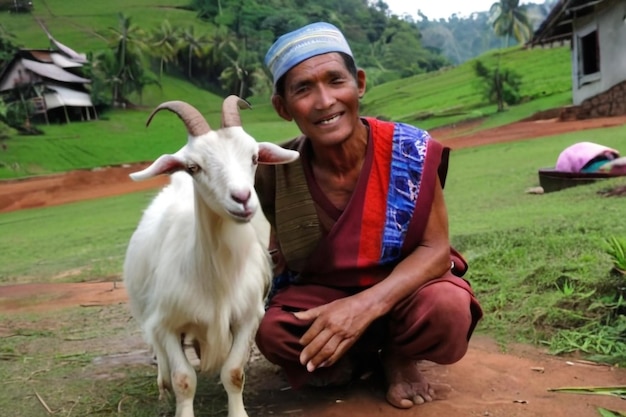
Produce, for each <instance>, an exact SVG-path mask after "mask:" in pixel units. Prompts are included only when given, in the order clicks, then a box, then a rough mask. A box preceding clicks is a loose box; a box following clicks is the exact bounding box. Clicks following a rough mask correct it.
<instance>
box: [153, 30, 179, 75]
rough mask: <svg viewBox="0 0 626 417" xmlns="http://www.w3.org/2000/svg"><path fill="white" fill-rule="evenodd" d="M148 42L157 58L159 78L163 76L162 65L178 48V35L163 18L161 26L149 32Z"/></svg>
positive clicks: (174, 55)
mask: <svg viewBox="0 0 626 417" xmlns="http://www.w3.org/2000/svg"><path fill="white" fill-rule="evenodd" d="M151 35H152V36H151V39H150V43H151V45H152V48H153V49H152V54H153V55H156V56H157V57H158V58H159V80H160V79H161V77H162V76H163V67H164V65H165V64H166V63H168V62H171V61H173V60H174V59H175V58H176V54H177V53H178V50H179V48H180V37H179V34H178V32H177V31H176V30H174V29H173V28H172V25H171V24H170V22H169V21H168V20H164V21H163V22H162V23H161V26H160V27H159V28H157V29H155V30H154V31H152V33H151Z"/></svg>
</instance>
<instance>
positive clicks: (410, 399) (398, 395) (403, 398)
mask: <svg viewBox="0 0 626 417" xmlns="http://www.w3.org/2000/svg"><path fill="white" fill-rule="evenodd" d="M383 366H384V367H385V376H386V378H387V384H388V388H387V401H388V402H389V403H390V404H391V405H393V406H394V407H398V408H411V407H413V406H414V405H419V404H424V403H425V402H430V401H434V400H443V399H446V398H447V397H448V394H449V393H450V391H451V389H452V388H451V387H450V386H449V385H447V384H431V383H429V382H428V381H426V378H424V376H423V375H422V374H421V372H420V371H419V369H417V362H416V361H414V360H410V359H406V358H398V357H391V355H386V357H385V358H384V359H383Z"/></svg>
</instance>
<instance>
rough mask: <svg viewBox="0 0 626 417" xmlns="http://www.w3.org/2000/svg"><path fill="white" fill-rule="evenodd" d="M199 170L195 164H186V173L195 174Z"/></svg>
mask: <svg viewBox="0 0 626 417" xmlns="http://www.w3.org/2000/svg"><path fill="white" fill-rule="evenodd" d="M199 171H200V167H199V166H198V165H197V164H193V163H191V164H187V173H189V175H195V174H197V173H198V172H199Z"/></svg>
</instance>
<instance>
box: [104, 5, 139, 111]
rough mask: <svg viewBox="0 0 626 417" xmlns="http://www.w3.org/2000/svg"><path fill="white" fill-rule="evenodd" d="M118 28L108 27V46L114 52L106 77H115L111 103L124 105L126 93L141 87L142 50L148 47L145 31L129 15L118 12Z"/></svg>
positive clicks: (128, 93) (136, 90)
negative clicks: (110, 72)
mask: <svg viewBox="0 0 626 417" xmlns="http://www.w3.org/2000/svg"><path fill="white" fill-rule="evenodd" d="M119 25H120V26H119V28H118V29H116V28H109V30H110V33H111V36H110V37H109V46H110V48H111V50H112V51H113V53H114V62H113V63H112V64H113V65H112V67H111V70H112V71H114V72H115V74H109V76H108V77H107V78H111V79H115V80H116V82H115V83H114V84H113V97H112V99H113V104H114V105H125V104H126V101H127V97H128V95H130V94H131V93H133V92H138V91H139V90H141V89H142V88H143V85H145V84H143V81H142V80H143V79H145V77H144V74H143V72H144V71H145V69H144V68H145V67H144V65H143V59H144V58H143V57H144V52H145V51H147V50H148V49H149V46H148V43H147V42H146V39H147V36H146V34H145V32H144V31H143V30H142V29H141V28H139V27H138V26H136V25H133V24H132V22H131V18H130V17H126V16H125V15H124V14H123V13H120V14H119Z"/></svg>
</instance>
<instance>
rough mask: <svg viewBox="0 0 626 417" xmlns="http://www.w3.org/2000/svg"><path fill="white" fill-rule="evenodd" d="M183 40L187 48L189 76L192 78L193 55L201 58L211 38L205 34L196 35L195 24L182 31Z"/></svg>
mask: <svg viewBox="0 0 626 417" xmlns="http://www.w3.org/2000/svg"><path fill="white" fill-rule="evenodd" d="M182 42H183V44H184V48H185V49H187V76H188V77H189V79H191V78H192V76H191V67H192V65H191V64H192V60H193V57H194V56H195V57H196V58H200V57H202V56H203V55H204V54H205V53H206V52H207V50H208V48H209V42H210V39H209V37H208V36H207V35H205V34H202V35H198V36H196V34H195V31H194V26H193V25H190V26H189V27H188V28H187V29H185V30H184V31H183V33H182Z"/></svg>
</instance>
